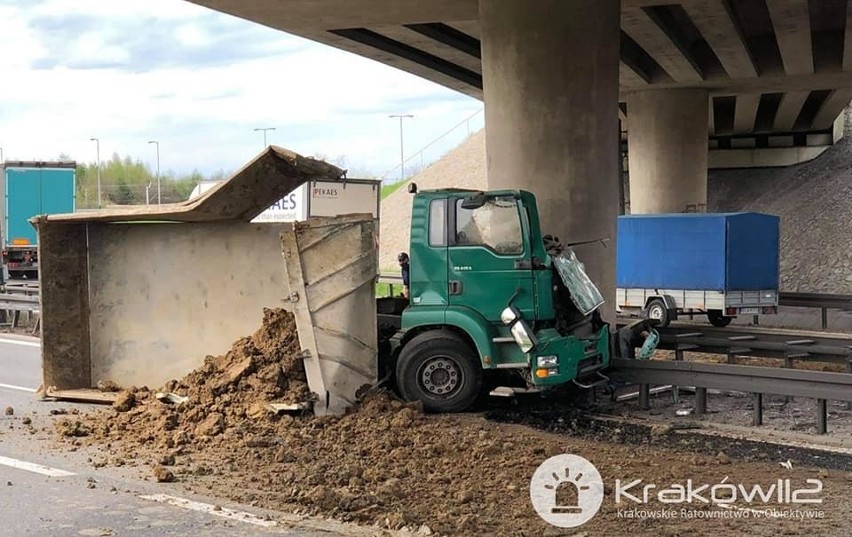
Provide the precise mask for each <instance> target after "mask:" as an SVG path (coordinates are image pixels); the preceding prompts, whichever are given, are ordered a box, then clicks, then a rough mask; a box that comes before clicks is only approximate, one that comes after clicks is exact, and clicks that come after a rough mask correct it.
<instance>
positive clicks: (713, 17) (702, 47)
mask: <svg viewBox="0 0 852 537" xmlns="http://www.w3.org/2000/svg"><path fill="white" fill-rule="evenodd" d="M191 1H193V2H194V3H197V4H200V5H204V6H207V7H210V8H212V9H216V10H218V11H222V12H225V13H230V14H232V15H235V16H237V17H241V18H244V19H247V20H251V21H255V22H258V23H260V24H264V25H266V26H270V27H272V28H277V29H280V30H283V31H286V32H289V33H292V34H295V35H300V36H303V37H306V38H309V39H312V40H315V41H319V42H321V43H325V44H328V45H331V46H334V47H338V48H341V49H344V50H347V51H350V52H354V53H356V54H359V55H361V56H365V57H368V58H372V59H374V60H377V61H380V62H382V63H385V64H387V65H391V66H395V67H398V68H400V69H403V70H405V71H408V72H410V73H414V74H417V75H419V76H422V77H424V78H426V79H429V80H432V81H434V82H437V83H439V84H442V85H444V86H447V87H450V88H453V89H456V90H458V91H460V92H462V93H465V94H467V95H471V96H474V97H477V98H480V99H483V100H484V101H485V110H486V126H487V129H486V130H487V151H488V177H489V184H490V185H491V186H492V187H495V188H499V187H520V188H528V189H530V190H533V191H534V192H536V193H537V194H538V195H539V198H540V203H541V205H542V207H541V208H542V212H543V218H544V222H545V224H546V225H548V226H550V228H551V229H554V230H555V231H556V232H557V234H558V235H559V236H561V237H566V238H567V237H570V238H571V240H583V239H588V238H595V237H605V236H613V235H614V233H613V227H614V222H615V215H616V211H617V206H618V203H617V196H618V170H617V166H618V164H617V159H616V158H615V155H616V154H617V153H618V146H619V140H618V136H617V133H618V132H619V127H618V122H619V116H620V118H621V120H622V121H623V122H624V123H625V124H626V126H627V131H628V138H629V142H630V143H629V147H630V157H629V160H630V181H631V189H630V196H631V199H630V204H631V210H632V212H634V213H640V212H679V211H683V210H684V208H685V207H688V206H699V207H700V206H706V200H707V166H708V145H709V146H710V147H712V148H716V149H720V150H723V151H724V150H734V149H737V148H742V149H750V150H751V151H750V152H749V154H751V155H753V156H752V157H751V158H752V159H755V158H756V159H757V161H758V162H760V161H761V158H765V159H770V160H769V162H771V161H772V160H771V157H770V156H769V155H770V153H771V152H772V151H773V150H775V149H777V148H780V147H798V148H800V151H802V152H803V153H804V154H805V155H806V154H807V152H808V148H809V147H811V146H819V145H823V146H824V145H830V144H831V143H833V141H835V140H836V138H837V134H838V133H837V130H836V125H837V118H838V116H839V114H840V113H841V112H842V110H843V109H844V108H845V107H846V105H847V104H848V103H849V101H850V99H852V31H849V32H847V28H849V27H850V20H852V11H850V9H852V6H850V5H849V1H848V0H679V1H678V0H621V1H619V0H191ZM708 138H709V142H708ZM797 151H798V150H797ZM755 155H756V156H755ZM760 155H764V157H761V156H760ZM806 156H807V155H806ZM582 254H583V255H584V257H585V259H586V260H587V265H589V268H590V271H591V273H592V274H594V276H595V279H596V280H597V281H598V283H599V284H601V286H602V287H603V288H604V289H605V292H607V293H608V294H610V296H611V295H612V287H613V282H614V274H613V271H614V268H613V259H612V257H613V255H614V253H613V250H612V249H610V250H608V251H606V252H603V253H601V252H599V251H596V253H595V252H592V251H587V252H582Z"/></svg>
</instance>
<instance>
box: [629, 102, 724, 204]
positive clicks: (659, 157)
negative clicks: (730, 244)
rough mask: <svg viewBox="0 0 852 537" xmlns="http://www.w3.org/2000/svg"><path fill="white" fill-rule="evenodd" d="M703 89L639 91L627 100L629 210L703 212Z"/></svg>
mask: <svg viewBox="0 0 852 537" xmlns="http://www.w3.org/2000/svg"><path fill="white" fill-rule="evenodd" d="M709 116H710V96H709V94H708V93H707V91H706V90H700V89H679V90H661V91H643V92H638V93H634V94H631V95H629V96H628V98H627V143H628V152H629V155H628V161H629V162H630V170H629V173H630V212H631V213H632V214H649V213H681V212H687V211H689V212H706V211H707V133H708V130H709Z"/></svg>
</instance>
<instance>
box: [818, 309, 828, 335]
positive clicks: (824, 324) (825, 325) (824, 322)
mask: <svg viewBox="0 0 852 537" xmlns="http://www.w3.org/2000/svg"><path fill="white" fill-rule="evenodd" d="M820 313H821V315H822V329H823V330H825V329H826V328H828V308H820Z"/></svg>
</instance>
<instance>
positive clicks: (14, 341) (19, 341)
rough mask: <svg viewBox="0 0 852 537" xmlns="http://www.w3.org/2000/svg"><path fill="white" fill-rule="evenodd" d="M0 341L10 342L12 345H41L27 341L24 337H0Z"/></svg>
mask: <svg viewBox="0 0 852 537" xmlns="http://www.w3.org/2000/svg"><path fill="white" fill-rule="evenodd" d="M0 343H11V344H12V345H23V346H24V347H41V343H37V342H35V341H27V340H25V339H8V338H4V337H0Z"/></svg>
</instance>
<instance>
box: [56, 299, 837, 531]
mask: <svg viewBox="0 0 852 537" xmlns="http://www.w3.org/2000/svg"><path fill="white" fill-rule="evenodd" d="M304 379H305V377H304V371H303V370H302V368H301V362H300V359H299V346H298V342H297V337H296V330H295V326H294V321H293V318H292V316H291V315H289V314H288V313H286V312H283V311H281V310H268V311H266V312H265V316H264V324H263V326H262V327H261V328H260V329H259V330H258V331H257V332H256V333H255V334H254V335H253V336H251V337H248V338H243V339H240V340H239V341H237V342H236V343H235V344H234V346H233V348H232V350H231V351H230V352H229V353H228V354H226V355H224V356H219V357H208V358H207V360H206V361H205V363H204V365H203V366H202V367H200V368H199V369H198V370H196V371H193V372H192V373H190V374H188V375H187V376H186V377H184V378H183V379H180V380H176V381H172V382H169V383H168V385H167V386H166V388H167V389H168V391H171V392H174V393H176V394H177V395H180V396H185V397H187V398H188V399H187V400H186V401H185V402H182V403H179V404H178V403H172V404H166V403H164V402H161V401H159V400H157V399H156V398H155V397H154V396H153V395H152V393H151V391H150V390H148V389H146V388H141V389H129V390H127V392H128V393H132V394H133V398H132V400H133V403H132V407H131V408H130V410H128V411H120V410H119V409H117V408H104V409H100V410H97V411H94V412H90V413H88V414H77V415H73V416H60V417H59V418H58V420H59V421H58V422H56V427H57V432H58V435H57V436H58V438H59V439H60V440H61V442H63V444H64V446H65V447H66V448H67V449H69V450H75V451H76V450H79V449H81V448H82V449H87V450H89V452H90V453H91V458H92V465H93V466H94V467H95V468H100V467H103V466H130V467H134V466H135V467H138V468H139V469H140V472H141V474H142V476H144V477H145V478H146V479H148V480H150V481H153V482H157V483H160V484H161V485H160V486H162V487H164V489H165V490H167V491H172V490H173V489H174V488H175V487H181V488H186V489H188V490H189V491H192V492H197V493H201V494H204V495H211V496H214V497H217V498H224V499H228V500H231V501H235V502H240V503H242V504H248V505H254V506H258V507H262V508H266V509H272V510H277V511H288V512H295V513H298V514H305V515H307V514H310V515H321V516H325V517H333V518H335V519H338V520H342V521H350V522H357V523H360V524H365V525H370V526H377V527H380V528H390V529H398V528H403V527H406V528H409V529H412V530H415V531H420V533H421V534H424V535H429V534H433V533H437V534H441V535H548V534H553V535H555V534H559V532H558V531H556V528H553V527H551V526H549V525H548V524H547V523H546V522H544V521H543V520H542V519H541V518H539V517H538V515H537V514H536V513H535V511H534V510H533V509H532V507H531V506H530V502H529V482H530V478H531V476H532V474H533V472H534V471H535V469H536V467H537V466H538V465H539V464H540V463H541V462H543V461H544V460H545V459H547V458H548V457H550V456H553V455H556V454H560V453H574V454H578V455H581V456H584V457H586V458H588V459H589V460H591V461H593V462H594V464H596V465H597V466H598V468H600V469H601V472H602V473H603V474H604V475H606V476H607V482H608V484H609V483H611V479H613V478H615V477H623V476H630V475H639V476H642V477H643V478H645V479H647V480H648V481H649V482H654V480H655V479H657V480H660V482H663V480H670V479H674V478H681V477H683V478H685V477H692V478H703V479H708V480H710V479H719V475H717V474H718V472H719V465H720V464H726V465H728V466H726V469H725V470H724V471H725V472H729V471H734V470H736V472H737V475H738V476H743V478H753V479H754V480H755V481H757V480H767V479H769V477H770V476H772V479H775V477H774V476H775V473H777V472H776V465H777V463H772V462H762V461H757V460H752V461H749V462H741V461H734V462H733V463H732V461H731V460H730V459H727V458H725V459H721V458H720V457H718V456H717V452H718V451H719V448H718V446H716V445H714V446H712V449H710V450H709V451H710V454H701V453H698V454H694V455H690V456H688V457H685V456H684V455H683V453H682V452H678V451H676V450H672V449H669V448H668V447H666V446H665V444H661V440H660V438H656V437H655V438H652V437H650V436H648V435H647V434H645V433H642V434H638V435H634V436H631V437H630V439H629V442H628V439H626V438H623V435H622V433H621V432H619V431H620V429H612V428H610V429H607V430H596V431H593V430H592V429H591V428H589V427H586V426H585V425H577V424H578V423H581V422H580V421H577V416H579V415H580V414H582V413H581V412H574V413H573V414H572V413H571V412H567V413H565V414H561V415H559V416H558V417H557V418H547V419H546V420H545V421H547V423H549V424H551V425H560V424H562V425H564V427H563V429H561V430H560V432H559V434H551V433H548V432H543V431H539V430H536V429H534V428H531V427H528V426H525V425H524V424H523V423H526V422H528V423H529V425H534V426H538V424H537V423H536V415H537V414H536V413H535V412H530V413H529V414H527V415H526V417H524V416H518V417H516V418H513V419H512V420H509V421H517V422H520V423H521V424H516V423H501V421H505V420H502V419H494V418H493V417H492V416H489V415H486V414H462V415H425V414H423V413H421V412H420V410H419V408H418V406H417V405H413V404H407V403H404V402H401V401H399V400H397V399H395V398H394V397H393V396H392V395H391V394H389V393H386V392H377V391H374V392H372V393H371V394H369V395H368V396H367V397H366V398H365V399H364V400H363V401H362V402H361V403H360V404H359V405H358V406H357V408H355V409H353V411H351V412H349V413H347V414H346V415H344V416H340V417H314V416H313V415H312V414H303V415H296V416H293V415H277V414H274V413H271V412H268V411H266V410H265V408H264V404H265V403H266V402H267V401H270V400H275V401H295V400H298V399H300V398H303V397H304V394H305V392H306V387H305V380H304ZM548 404H549V405H550V407H553V403H548ZM562 408H570V407H566V406H565V403H564V402H563V403H562ZM542 415H547V414H542ZM554 420H555V421H554ZM551 422H553V423H551ZM587 432H588V434H587ZM619 435H621V436H619ZM609 438H616V440H615V441H614V442H610V441H609V440H608V439H609ZM652 443H653V445H652ZM625 444H629V445H625ZM692 449H694V448H693V447H690V450H692ZM720 460H724V462H719V461H720ZM813 473H814V470H813V469H801V470H796V472H795V475H794V476H793V477H796V478H802V477H804V476H810V475H812V474H813ZM791 475H793V474H791ZM173 482H174V483H173ZM714 482H715V481H714ZM843 486H848V485H847V483H846V482H845V477H843V476H839V477H838V479H837V480H836V482H835V481H832V482H828V481H827V482H826V491H827V496H828V497H830V498H831V499H832V500H835V499H837V501H836V502H835V503H832V509H831V512H832V513H835V509H834V507H836V508H837V511H836V512H837V513H842V512H843V510H845V509H846V508H847V507H848V502H845V503H843V502H840V500H839V499H842V498H844V496H843V495H842V494H841V492H840V490H841V488H842V487H843ZM608 487H609V485H608ZM607 495H608V496H611V495H612V489H611V488H608V489H607ZM656 507H657V508H659V507H663V506H662V505H656ZM616 512H617V506H616V504H615V503H614V502H613V501H612V498H610V499H609V500H607V501H606V502H605V505H604V508H603V511H602V514H601V515H599V516H598V517H597V518H596V519H595V520H593V521H592V522H590V523H589V524H588V526H586V527H584V528H583V529H584V531H588V532H589V534H611V535H621V534H626V533H628V532H630V531H633V530H632V528H634V527H635V524H636V521H635V520H622V519H620V518H619V517H618V515H617V514H616ZM836 516H839V515H836ZM842 520H843V519H842V518H836V517H834V518H829V519H828V520H826V521H825V524H826V525H824V526H823V525H821V526H819V527H816V526H809V530H814V529H818V530H820V531H817V532H816V533H820V532H821V531H822V530H827V531H828V532H829V533H830V532H831V531H833V529H834V526H833V524H842ZM666 528H667V530H668V529H670V530H671V533H670V534H671V535H685V534H699V533H701V532H707V533H706V534H708V535H709V534H713V533H714V532H715V533H718V532H719V531H721V530H734V529H735V530H738V531H746V530H748V529H749V528H748V526H747V523H745V522H743V523H741V524H739V525H737V524H736V523H735V524H733V525H732V524H731V523H730V521H724V520H698V521H696V520H687V519H683V520H678V521H674V522H672V524H671V527H670V528H669V526H668V525H667V526H666ZM645 529H649V528H645ZM777 530H779V527H778V526H769V527H767V531H766V532H764V533H760V532H756V533H755V532H751V533H752V534H753V535H770V534H774V533H773V532H776V533H777Z"/></svg>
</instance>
